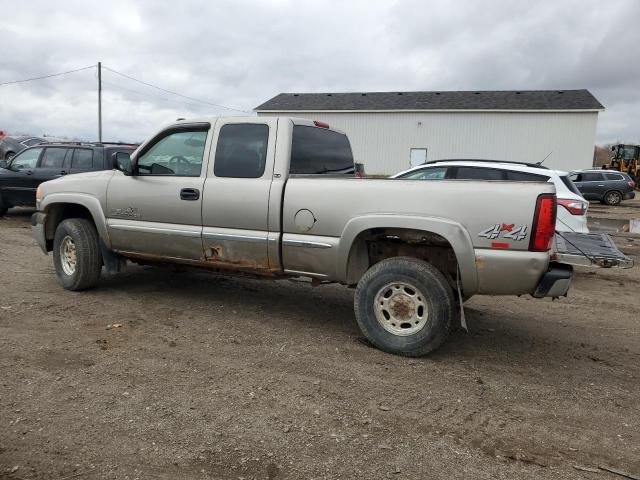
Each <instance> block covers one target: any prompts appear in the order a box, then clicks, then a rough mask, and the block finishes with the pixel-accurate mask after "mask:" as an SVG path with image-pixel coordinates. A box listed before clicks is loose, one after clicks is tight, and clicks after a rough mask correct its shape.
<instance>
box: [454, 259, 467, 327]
mask: <svg viewBox="0 0 640 480" xmlns="http://www.w3.org/2000/svg"><path fill="white" fill-rule="evenodd" d="M456 287H457V288H458V300H459V301H460V326H461V327H462V329H463V330H464V331H465V332H467V333H469V329H468V328H467V319H466V318H465V316H464V305H463V303H464V300H463V299H462V289H461V288H460V269H459V268H458V269H457V271H456Z"/></svg>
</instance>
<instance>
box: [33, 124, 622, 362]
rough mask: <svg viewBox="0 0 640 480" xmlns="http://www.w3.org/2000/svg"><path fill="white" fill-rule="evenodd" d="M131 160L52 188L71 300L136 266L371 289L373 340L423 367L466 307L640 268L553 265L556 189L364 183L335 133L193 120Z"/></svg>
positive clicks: (545, 293)
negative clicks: (579, 274)
mask: <svg viewBox="0 0 640 480" xmlns="http://www.w3.org/2000/svg"><path fill="white" fill-rule="evenodd" d="M116 164H117V170H112V171H105V172H97V173H92V174H79V175H69V176H67V177H64V178H59V179H57V180H53V181H50V182H45V183H43V184H42V185H40V187H39V188H38V193H37V202H38V211H37V212H36V213H35V214H34V215H33V216H32V218H31V225H32V228H33V234H34V236H35V238H36V241H37V242H38V245H40V247H41V248H42V250H43V252H44V253H45V254H46V253H48V252H52V254H53V265H54V268H55V271H56V274H57V276H58V279H59V281H60V283H61V285H62V287H63V288H65V289H67V290H83V289H87V288H91V287H93V286H95V285H96V284H97V283H98V280H99V277H100V274H101V271H102V268H103V265H104V267H105V270H107V271H109V272H118V271H120V270H121V269H122V268H123V267H124V265H125V264H126V260H127V259H131V260H133V261H135V262H138V263H178V264H187V265H191V266H194V267H201V268H208V269H213V270H218V271H227V272H231V273H234V272H236V273H237V272H245V273H251V274H253V275H257V276H261V277H264V278H268V279H273V278H291V277H311V278H313V279H315V280H316V281H320V282H337V283H341V284H344V285H349V286H353V287H356V290H355V296H354V311H355V317H356V321H357V323H358V325H359V327H360V329H361V331H362V333H363V335H365V336H366V338H367V339H368V340H369V341H370V342H371V343H372V344H373V345H375V346H377V347H378V348H381V349H383V350H386V351H388V352H392V353H397V354H402V355H409V356H418V355H424V354H427V353H429V352H431V351H433V350H434V349H436V348H437V347H438V346H440V345H441V344H442V342H444V340H445V339H446V337H447V335H448V334H449V331H450V329H451V327H452V325H453V323H454V322H456V321H458V317H457V316H456V315H457V314H456V304H458V305H461V303H462V302H463V300H464V299H465V298H469V297H471V296H473V295H475V294H486V295H518V294H527V293H530V294H532V295H533V296H534V297H538V298H541V297H552V298H553V297H559V296H563V295H566V293H567V290H568V289H569V286H570V283H571V277H572V267H571V265H570V264H569V263H571V262H572V261H575V260H574V259H580V261H581V262H588V264H591V263H592V262H597V261H600V260H599V259H598V256H599V255H600V256H602V255H603V254H604V255H605V256H604V258H602V259H601V260H602V262H604V260H606V261H607V262H609V263H607V265H608V266H612V265H614V264H615V265H620V264H623V265H626V266H630V264H632V262H631V260H630V259H628V258H627V257H625V256H624V255H622V254H621V253H620V252H618V251H617V250H616V249H615V246H613V244H612V243H611V242H610V241H609V243H606V242H604V241H602V240H600V241H598V242H597V243H595V246H596V247H598V248H599V249H600V250H597V251H595V252H594V251H593V249H594V248H595V247H594V244H593V242H592V243H591V244H589V242H588V240H589V239H590V238H592V236H591V235H589V234H582V233H573V232H571V233H568V234H567V235H568V236H569V237H570V238H571V240H570V242H571V243H570V245H580V247H579V248H580V251H578V252H577V253H570V254H568V255H567V252H566V250H561V249H558V248H557V247H554V251H553V255H552V252H551V248H552V244H553V242H554V235H555V217H556V202H555V198H556V195H555V188H554V186H553V185H552V184H550V183H548V182H545V181H539V182H520V183H512V182H495V183H493V182H491V184H490V185H489V182H478V181H471V182H467V183H465V184H463V182H447V184H446V185H445V182H434V184H433V185H432V186H431V187H432V188H424V187H425V186H424V185H421V184H420V182H412V181H402V180H388V179H367V178H365V179H360V178H357V177H356V176H355V170H356V168H355V165H354V162H353V155H352V152H351V147H350V144H349V139H348V138H347V136H346V135H345V134H344V133H343V132H340V131H339V130H335V129H332V128H331V127H330V126H329V125H327V124H326V123H323V122H312V121H310V120H304V119H300V118H289V117H230V118H223V117H220V118H201V119H196V120H183V121H180V122H177V123H175V124H172V125H168V126H166V127H165V128H163V129H161V130H160V131H158V132H157V133H156V134H155V135H154V136H153V137H151V138H150V139H149V140H148V141H147V142H145V143H144V144H142V145H141V146H140V147H139V148H138V149H137V150H136V151H135V152H134V154H133V156H132V157H130V156H129V155H128V154H126V153H123V152H122V153H118V154H117V155H116ZM336 172H340V173H336ZM509 173H510V174H514V175H515V174H517V173H519V172H509ZM581 239H582V240H583V241H582V242H581ZM598 239H601V237H600V236H598ZM605 244H606V245H605ZM605 247H606V248H605ZM585 254H586V255H588V258H585V257H584V255H585ZM581 264H583V263H581ZM603 265H604V263H603ZM310 307H311V308H313V307H312V306H310ZM281 334H282V335H286V331H285V329H284V328H283V329H282V331H281Z"/></svg>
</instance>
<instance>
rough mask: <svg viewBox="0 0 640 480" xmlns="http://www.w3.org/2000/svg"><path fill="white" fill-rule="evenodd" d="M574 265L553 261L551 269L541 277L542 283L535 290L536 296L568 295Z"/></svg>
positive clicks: (553, 296) (534, 294)
mask: <svg viewBox="0 0 640 480" xmlns="http://www.w3.org/2000/svg"><path fill="white" fill-rule="evenodd" d="M572 276H573V267H572V266H571V265H565V264H563V263H555V262H551V263H550V264H549V269H548V270H547V272H546V273H545V274H544V275H543V276H542V278H541V279H540V283H538V286H537V287H536V291H535V292H533V294H532V295H533V296H534V297H535V298H544V297H551V298H557V297H566V296H567V292H568V291H569V286H570V285H571V277H572Z"/></svg>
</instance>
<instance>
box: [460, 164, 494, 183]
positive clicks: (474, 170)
mask: <svg viewBox="0 0 640 480" xmlns="http://www.w3.org/2000/svg"><path fill="white" fill-rule="evenodd" d="M455 178H457V179H459V180H504V171H503V170H498V169H495V168H482V167H458V168H456V174H455Z"/></svg>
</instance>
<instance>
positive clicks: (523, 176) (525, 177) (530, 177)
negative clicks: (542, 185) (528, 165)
mask: <svg viewBox="0 0 640 480" xmlns="http://www.w3.org/2000/svg"><path fill="white" fill-rule="evenodd" d="M505 173H506V174H507V180H512V181H514V182H548V181H549V177H547V176H545V175H538V174H537V173H529V172H516V171H514V170H505Z"/></svg>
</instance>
